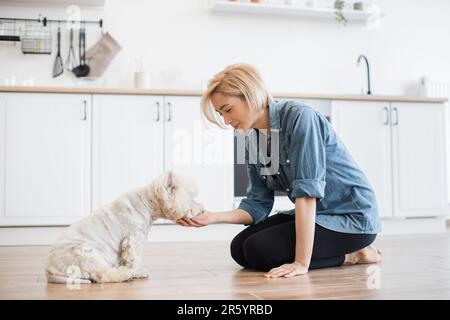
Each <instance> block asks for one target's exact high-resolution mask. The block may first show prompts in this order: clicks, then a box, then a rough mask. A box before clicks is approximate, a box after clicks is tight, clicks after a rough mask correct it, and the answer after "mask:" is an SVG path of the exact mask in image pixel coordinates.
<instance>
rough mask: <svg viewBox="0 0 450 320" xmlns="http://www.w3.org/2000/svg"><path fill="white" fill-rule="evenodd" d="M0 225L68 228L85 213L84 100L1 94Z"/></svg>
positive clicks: (87, 120) (87, 114) (87, 107)
mask: <svg viewBox="0 0 450 320" xmlns="http://www.w3.org/2000/svg"><path fill="white" fill-rule="evenodd" d="M1 100H2V103H1V109H0V110H1V113H0V123H1V124H2V126H1V128H2V130H1V131H2V133H1V134H0V140H1V144H0V146H1V148H0V150H1V151H0V152H1V153H2V156H1V158H2V160H1V162H0V166H1V167H2V175H1V176H0V180H1V184H0V185H1V188H2V189H3V190H2V191H3V192H2V196H3V195H4V198H0V200H1V201H3V205H2V207H1V208H0V225H2V226H6V225H10V226H14V225H22V226H24V225H62V224H70V223H72V222H74V221H76V220H78V219H79V218H81V217H82V216H83V215H85V214H86V213H87V212H89V208H90V128H91V104H90V96H89V95H84V94H44V93H37V94H32V93H29V94H21V93H4V94H2V95H1Z"/></svg>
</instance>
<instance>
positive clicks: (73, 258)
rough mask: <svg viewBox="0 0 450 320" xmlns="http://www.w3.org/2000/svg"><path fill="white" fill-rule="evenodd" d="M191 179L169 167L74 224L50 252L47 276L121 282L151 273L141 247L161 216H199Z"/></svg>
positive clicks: (67, 280)
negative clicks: (153, 178)
mask: <svg viewBox="0 0 450 320" xmlns="http://www.w3.org/2000/svg"><path fill="white" fill-rule="evenodd" d="M196 195H197V188H196V186H195V183H194V181H193V180H192V179H190V178H187V177H181V176H178V175H175V174H174V173H171V172H168V173H165V174H163V175H161V176H160V177H159V178H158V179H156V180H155V181H154V182H153V183H152V184H150V185H148V186H145V187H142V188H139V189H136V190H134V191H132V192H128V193H126V194H124V195H122V196H120V197H118V198H117V199H116V200H114V201H113V202H112V203H110V204H108V205H106V206H103V207H100V208H98V209H97V210H95V211H94V212H93V213H92V214H91V215H89V216H87V217H85V218H84V219H82V220H80V221H79V222H76V223H74V224H73V225H71V226H70V227H69V228H68V229H67V230H65V231H64V232H63V234H62V235H61V236H60V237H59V238H58V239H57V240H56V243H55V244H54V245H53V246H52V248H51V249H50V252H49V255H48V257H47V261H46V266H45V271H46V274H47V281H48V282H55V283H91V282H101V283H104V282H122V281H128V280H131V279H134V278H146V277H148V274H147V272H146V270H145V269H143V268H142V265H141V261H142V248H143V245H144V243H145V241H146V239H147V235H148V232H149V231H150V226H151V224H152V223H153V222H154V221H155V220H156V219H158V218H164V219H169V220H172V221H175V220H177V219H180V218H183V217H195V216H197V215H199V214H201V213H202V212H203V206H202V205H201V204H199V203H197V202H195V201H194V200H193V199H194V197H195V196H196Z"/></svg>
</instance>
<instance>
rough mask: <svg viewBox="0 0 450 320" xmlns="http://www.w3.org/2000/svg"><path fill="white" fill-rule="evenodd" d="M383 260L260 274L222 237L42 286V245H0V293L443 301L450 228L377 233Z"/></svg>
mask: <svg viewBox="0 0 450 320" xmlns="http://www.w3.org/2000/svg"><path fill="white" fill-rule="evenodd" d="M376 244H377V245H378V246H379V247H380V248H381V249H382V250H383V254H384V260H383V262H382V263H380V264H377V265H356V266H346V267H338V268H329V269H321V270H313V271H310V272H309V273H308V274H307V275H303V276H298V277H295V278H291V279H285V278H280V279H266V278H264V277H263V273H260V272H254V271H248V270H242V269H241V268H239V266H238V265H236V264H235V263H234V261H233V260H232V259H231V257H230V255H229V249H228V243H226V242H188V243H149V244H148V245H147V247H146V248H145V259H144V264H145V266H146V267H147V268H148V269H149V271H150V278H149V279H144V280H135V281H132V282H127V283H116V284H105V285H101V284H91V285H80V286H79V287H78V288H77V286H75V285H72V286H73V287H72V286H67V285H65V284H62V285H61V284H47V283H46V281H45V277H44V274H43V262H44V259H45V255H46V252H47V250H48V247H43V246H39V247H0V299H183V300H184V299H251V300H253V299H254V300H260V299H450V232H447V233H441V234H434V235H408V236H405V235H402V236H384V237H380V238H378V239H377V240H376Z"/></svg>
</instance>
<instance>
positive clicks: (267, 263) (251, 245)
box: [242, 237, 273, 271]
mask: <svg viewBox="0 0 450 320" xmlns="http://www.w3.org/2000/svg"><path fill="white" fill-rule="evenodd" d="M258 238H259V237H249V238H247V239H246V240H245V242H244V243H243V246H242V249H243V250H242V251H243V256H244V258H245V260H246V262H247V263H248V266H249V268H252V269H258V270H263V271H267V270H269V269H271V266H272V264H273V261H271V260H272V259H271V256H270V253H269V252H268V248H267V247H265V246H264V244H263V243H262V241H260V240H261V239H259V240H258Z"/></svg>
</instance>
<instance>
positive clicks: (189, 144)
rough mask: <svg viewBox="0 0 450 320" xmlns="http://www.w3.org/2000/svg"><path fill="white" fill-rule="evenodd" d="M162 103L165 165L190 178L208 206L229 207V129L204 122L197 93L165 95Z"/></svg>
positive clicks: (231, 148) (231, 145)
mask: <svg viewBox="0 0 450 320" xmlns="http://www.w3.org/2000/svg"><path fill="white" fill-rule="evenodd" d="M164 107H165V111H166V115H165V119H164V121H165V139H166V143H165V146H166V152H165V157H166V161H165V163H166V164H167V169H171V170H174V171H175V172H178V173H181V174H184V175H187V176H190V177H192V178H194V179H195V181H196V182H197V186H198V190H199V194H198V197H197V199H198V201H199V202H201V203H203V204H204V205H205V207H206V208H207V209H208V210H212V211H221V210H231V209H232V207H233V181H234V180H233V153H234V149H233V137H234V135H233V130H231V129H228V130H223V129H220V128H218V127H215V126H213V125H212V124H208V123H206V121H204V120H203V118H202V117H201V114H200V97H183V96H172V97H165V102H164Z"/></svg>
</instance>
